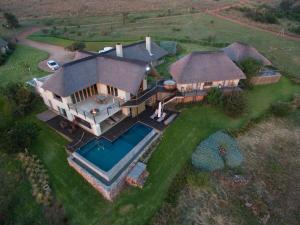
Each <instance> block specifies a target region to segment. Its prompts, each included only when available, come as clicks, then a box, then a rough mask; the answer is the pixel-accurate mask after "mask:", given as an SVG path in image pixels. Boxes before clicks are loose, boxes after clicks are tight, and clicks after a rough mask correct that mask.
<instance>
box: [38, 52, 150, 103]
mask: <svg viewBox="0 0 300 225" xmlns="http://www.w3.org/2000/svg"><path fill="white" fill-rule="evenodd" d="M147 66H148V63H146V62H142V61H138V60H131V59H125V58H121V57H111V56H100V55H92V56H88V57H85V58H83V59H79V60H76V61H73V62H70V63H67V64H64V65H63V66H62V67H61V68H60V69H59V70H57V71H56V72H55V73H54V74H53V75H52V76H51V77H50V78H49V79H48V80H46V81H45V83H44V84H43V86H42V87H43V88H44V89H45V90H49V91H51V92H53V93H55V94H57V95H60V96H62V97H67V96H70V95H71V94H74V93H75V92H77V91H79V90H82V89H84V88H87V87H89V86H92V85H94V84H96V83H98V82H99V83H103V84H107V85H111V86H113V87H116V88H119V89H121V90H124V91H126V92H129V93H131V94H137V92H138V89H139V87H140V84H141V82H142V80H143V79H144V77H145V75H146V67H147Z"/></svg>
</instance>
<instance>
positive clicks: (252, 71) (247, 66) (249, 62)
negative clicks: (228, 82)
mask: <svg viewBox="0 0 300 225" xmlns="http://www.w3.org/2000/svg"><path fill="white" fill-rule="evenodd" d="M262 66H263V65H262V63H261V62H260V61H258V60H256V59H253V58H247V59H244V60H243V61H241V62H240V63H239V67H240V68H241V70H242V71H243V72H244V73H245V75H246V77H247V79H245V80H241V84H242V85H244V86H245V88H252V87H253V85H252V84H251V79H252V77H253V76H256V75H257V74H258V73H259V71H260V70H261V68H262Z"/></svg>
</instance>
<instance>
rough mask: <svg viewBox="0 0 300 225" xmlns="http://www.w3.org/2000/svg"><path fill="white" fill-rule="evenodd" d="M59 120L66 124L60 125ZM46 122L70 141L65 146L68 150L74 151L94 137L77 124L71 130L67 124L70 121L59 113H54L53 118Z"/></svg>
mask: <svg viewBox="0 0 300 225" xmlns="http://www.w3.org/2000/svg"><path fill="white" fill-rule="evenodd" d="M61 122H64V123H65V124H68V126H67V127H65V128H62V127H61V126H60V124H61ZM46 123H47V124H48V125H49V126H50V127H51V128H52V129H54V130H55V131H56V132H58V133H59V134H61V135H62V136H63V137H65V138H66V139H67V140H68V141H69V142H70V143H68V144H67V146H66V147H67V149H68V150H70V151H74V150H75V149H76V148H78V147H80V146H81V145H83V144H85V143H86V142H88V141H89V140H91V139H92V138H95V137H96V136H95V135H93V134H91V133H90V132H88V131H86V130H84V129H82V128H81V127H79V126H77V127H76V128H75V129H74V130H71V129H70V126H69V125H70V124H71V122H70V121H68V120H67V119H65V118H64V117H62V116H59V115H56V116H55V117H54V118H52V119H50V120H48V121H46Z"/></svg>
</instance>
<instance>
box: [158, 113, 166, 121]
mask: <svg viewBox="0 0 300 225" xmlns="http://www.w3.org/2000/svg"><path fill="white" fill-rule="evenodd" d="M166 116H167V113H163V114H162V116H161V117H160V118H158V119H157V120H156V121H157V122H161V121H163V120H164V119H165V117H166Z"/></svg>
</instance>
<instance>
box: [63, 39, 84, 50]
mask: <svg viewBox="0 0 300 225" xmlns="http://www.w3.org/2000/svg"><path fill="white" fill-rule="evenodd" d="M84 48H85V44H84V43H83V42H80V41H75V42H73V43H72V44H71V45H69V46H67V47H66V49H68V50H70V51H81V50H83V49H84Z"/></svg>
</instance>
